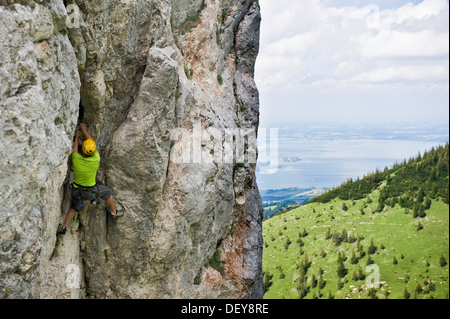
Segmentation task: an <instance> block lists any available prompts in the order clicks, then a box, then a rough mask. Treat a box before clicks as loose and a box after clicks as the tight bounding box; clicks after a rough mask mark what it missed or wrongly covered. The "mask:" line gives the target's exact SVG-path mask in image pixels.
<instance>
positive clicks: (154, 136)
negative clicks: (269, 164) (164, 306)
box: [0, 0, 262, 298]
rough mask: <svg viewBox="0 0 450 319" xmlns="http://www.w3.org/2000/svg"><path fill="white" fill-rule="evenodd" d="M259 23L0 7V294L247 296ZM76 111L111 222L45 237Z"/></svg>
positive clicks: (129, 4)
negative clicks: (111, 198) (106, 189)
mask: <svg viewBox="0 0 450 319" xmlns="http://www.w3.org/2000/svg"><path fill="white" fill-rule="evenodd" d="M11 2H12V1H11ZM259 24H260V12H259V5H258V3H257V1H250V0H245V1H232V0H221V1H218V0H216V1H214V0H196V1H188V0H171V1H169V0H140V1H123V0H122V1H120V0H103V1H97V0H93V1H92V0H91V1H82V0H75V1H70V0H68V1H64V3H63V2H62V1H58V0H52V1H35V2H32V1H29V2H28V4H27V5H21V4H13V5H9V6H7V7H5V6H2V5H0V27H1V28H0V52H2V57H1V58H0V83H1V88H0V99H1V100H0V105H1V121H0V127H1V132H2V133H1V134H2V138H1V140H0V143H1V144H2V145H1V150H2V156H1V160H0V178H1V182H0V199H1V201H2V202H3V203H6V206H5V207H4V211H2V213H1V215H0V258H1V259H0V297H3V298H4V297H19V298H30V297H32V298H260V297H262V269H261V257H262V235H261V218H262V207H261V201H260V198H259V192H258V189H257V186H256V183H255V161H254V160H252V159H254V158H255V157H256V150H255V145H254V144H255V140H254V137H255V136H254V134H255V133H256V129H257V127H258V117H259V102H258V91H257V88H256V85H255V82H254V80H253V76H254V62H255V59H256V56H257V53H258V44H259ZM3 53H5V54H3ZM80 98H81V101H82V104H83V106H84V115H85V116H84V120H85V121H86V122H87V123H88V130H89V131H90V132H91V135H92V136H93V137H94V139H95V140H96V141H97V145H98V147H99V149H100V152H101V156H102V164H101V168H100V170H99V174H98V178H97V180H98V183H102V184H107V185H109V186H111V187H112V188H113V189H114V195H115V199H116V205H117V206H119V207H121V208H124V209H125V210H126V215H125V216H124V217H122V218H120V219H117V220H112V219H111V218H110V217H108V216H107V214H106V213H105V211H104V208H103V205H97V206H96V207H94V206H92V205H88V207H87V208H86V209H85V210H84V211H82V212H81V213H80V214H78V215H77V216H76V218H75V220H74V221H72V223H71V225H70V227H69V231H68V233H67V234H66V235H65V236H63V237H59V238H58V240H57V238H56V237H55V232H56V228H57V226H58V224H59V223H60V222H61V221H62V220H63V218H64V215H65V213H66V210H67V208H68V204H69V201H68V199H69V198H68V184H69V182H70V181H71V179H70V178H71V176H70V175H71V174H70V169H69V167H70V165H68V164H69V161H68V158H69V155H70V152H71V143H72V138H73V133H74V131H75V127H76V122H77V117H78V104H79V101H80ZM242 134H247V135H248V137H247V138H243V136H242ZM240 142H242V146H243V149H244V152H243V153H242V154H238V153H239V150H235V146H236V145H237V144H239V143H240ZM230 150H231V151H230ZM180 154H181V155H180ZM239 155H242V159H240V158H239V157H240V156H239ZM2 210H3V209H2Z"/></svg>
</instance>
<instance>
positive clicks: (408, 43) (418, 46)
mask: <svg viewBox="0 0 450 319" xmlns="http://www.w3.org/2000/svg"><path fill="white" fill-rule="evenodd" d="M448 36H449V35H448V33H436V32H433V31H431V30H424V31H419V32H402V31H396V30H392V31H390V30H382V31H380V32H379V33H378V34H377V35H375V36H372V37H370V36H368V35H367V34H364V35H361V36H360V40H359V41H360V43H359V47H360V50H361V51H360V52H361V56H362V57H365V58H410V57H425V58H430V57H441V56H446V55H447V56H448V53H449V50H448V48H449V39H448Z"/></svg>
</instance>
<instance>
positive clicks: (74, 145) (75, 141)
mask: <svg viewBox="0 0 450 319" xmlns="http://www.w3.org/2000/svg"><path fill="white" fill-rule="evenodd" d="M72 152H73V153H77V152H78V130H76V131H75V140H74V141H73V147H72Z"/></svg>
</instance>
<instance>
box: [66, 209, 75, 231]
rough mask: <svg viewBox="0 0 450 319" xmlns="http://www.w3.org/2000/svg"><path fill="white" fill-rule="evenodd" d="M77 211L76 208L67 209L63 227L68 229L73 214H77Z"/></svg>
mask: <svg viewBox="0 0 450 319" xmlns="http://www.w3.org/2000/svg"><path fill="white" fill-rule="evenodd" d="M75 213H76V210H75V209H73V208H69V210H68V211H67V215H66V220H65V222H64V225H63V229H67V227H68V226H69V224H70V221H71V220H72V219H73V216H75Z"/></svg>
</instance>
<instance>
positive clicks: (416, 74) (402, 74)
mask: <svg viewBox="0 0 450 319" xmlns="http://www.w3.org/2000/svg"><path fill="white" fill-rule="evenodd" d="M448 75H449V72H448V66H447V67H445V66H443V65H408V66H391V67H386V68H380V69H376V70H373V71H370V72H366V73H363V74H360V75H358V76H355V77H354V78H353V79H352V81H353V82H361V83H383V82H392V81H422V82H423V81H425V82H430V81H431V82H442V81H448Z"/></svg>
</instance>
